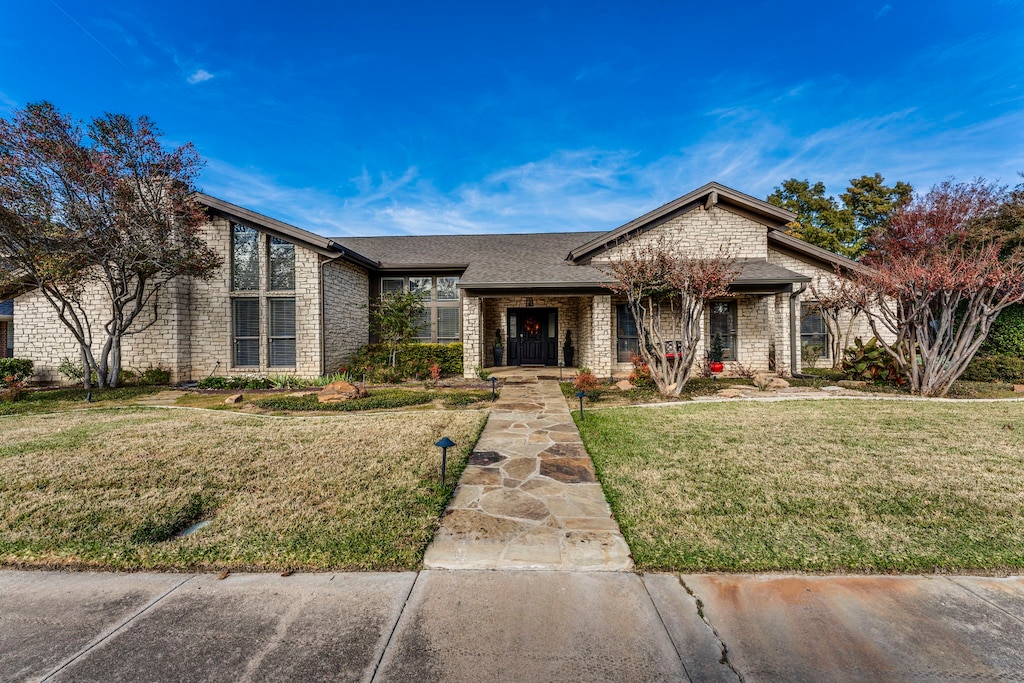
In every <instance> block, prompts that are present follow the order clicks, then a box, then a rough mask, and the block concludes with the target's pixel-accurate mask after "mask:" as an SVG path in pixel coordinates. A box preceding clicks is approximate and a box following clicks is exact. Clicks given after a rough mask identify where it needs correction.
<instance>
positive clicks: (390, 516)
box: [0, 407, 485, 571]
mask: <svg viewBox="0 0 1024 683" xmlns="http://www.w3.org/2000/svg"><path fill="white" fill-rule="evenodd" d="M484 420H485V413H484V412H482V411H458V412H452V411H422V412H418V413H415V414H411V413H410V414H387V413H378V414H374V415H372V416H371V415H358V414H350V415H332V416H324V417H305V418H280V417H270V416H263V415H245V414H236V413H224V412H212V411H190V410H173V409H161V408H143V407H134V408H121V409H96V410H83V411H76V412H65V413H54V414H48V415H20V416H8V417H0V431H2V433H3V439H2V441H0V565H2V566H8V567H37V568H43V567H49V568H63V567H68V568H97V569H122V570H136V569H147V570H148V569H153V570H182V571H185V570H189V571H194V570H200V571H202V570H217V569H234V570H256V571H260V570H283V569H297V570H301V569H305V570H408V569H416V568H418V567H419V565H420V563H421V560H422V556H423V551H424V549H425V548H426V545H427V543H429V541H430V540H431V538H433V534H434V532H435V530H436V528H437V525H438V520H439V516H440V514H441V512H442V511H443V510H444V508H445V506H446V505H447V502H448V499H449V498H450V495H451V489H452V482H453V481H455V480H457V478H458V476H459V474H460V473H461V471H462V468H463V467H464V466H465V462H466V458H467V456H468V453H469V451H470V450H471V448H472V446H473V444H474V443H475V442H476V439H477V437H478V436H479V433H480V430H481V429H482V428H483V423H484ZM442 436H448V437H450V438H451V439H452V440H454V441H455V443H456V444H458V448H456V449H452V451H451V452H450V453H449V456H450V457H449V461H448V467H449V475H448V482H449V484H448V486H447V487H444V488H442V487H441V486H440V485H439V484H438V476H439V473H440V453H439V449H438V448H436V447H435V446H434V442H436V441H437V440H438V439H439V438H441V437H442ZM207 519H208V520H211V524H210V525H209V526H207V527H205V528H204V529H202V530H200V531H198V532H196V533H195V534H193V535H190V536H188V537H180V536H178V533H179V532H180V531H181V530H183V529H184V528H186V527H188V526H190V525H191V524H193V523H195V522H197V521H200V520H207Z"/></svg>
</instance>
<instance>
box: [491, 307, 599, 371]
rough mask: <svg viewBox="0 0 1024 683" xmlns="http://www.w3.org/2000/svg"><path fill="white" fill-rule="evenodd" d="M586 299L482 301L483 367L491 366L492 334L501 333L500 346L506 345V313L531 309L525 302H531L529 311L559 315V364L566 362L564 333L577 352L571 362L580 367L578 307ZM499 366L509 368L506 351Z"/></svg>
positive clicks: (492, 359)
mask: <svg viewBox="0 0 1024 683" xmlns="http://www.w3.org/2000/svg"><path fill="white" fill-rule="evenodd" d="M587 298H588V297H578V296H534V297H526V296H507V297H495V298H487V299H483V300H482V301H483V313H482V319H483V352H484V356H483V360H484V361H485V362H486V365H485V366H482V367H490V366H491V365H492V364H493V363H494V357H493V351H492V349H493V348H494V333H495V331H496V330H499V329H500V330H501V335H502V337H501V339H502V343H506V340H507V336H508V329H507V326H508V309H510V308H530V307H531V306H527V303H528V300H529V301H532V308H554V309H556V310H557V311H558V332H557V334H558V337H557V339H558V343H557V347H558V362H559V363H564V362H565V354H564V352H563V351H562V348H563V344H564V343H565V333H566V331H571V332H572V345H573V347H575V349H576V357H575V358H574V359H573V362H574V364H576V365H579V364H580V363H581V362H582V360H581V359H582V358H583V356H582V354H581V350H580V335H581V333H582V330H581V327H580V321H581V317H580V306H581V303H582V302H583V301H584V300H585V299H587ZM502 363H503V364H505V365H508V349H507V348H506V349H505V354H504V357H503V358H502Z"/></svg>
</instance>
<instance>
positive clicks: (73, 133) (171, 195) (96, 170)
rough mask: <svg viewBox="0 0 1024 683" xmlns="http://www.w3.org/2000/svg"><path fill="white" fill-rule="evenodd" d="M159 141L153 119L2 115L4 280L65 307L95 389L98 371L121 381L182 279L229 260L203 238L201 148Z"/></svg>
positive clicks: (60, 312) (40, 110)
mask: <svg viewBox="0 0 1024 683" xmlns="http://www.w3.org/2000/svg"><path fill="white" fill-rule="evenodd" d="M159 137H160V133H159V131H158V130H157V129H156V127H155V126H154V125H153V122H152V121H150V120H149V119H148V118H146V117H140V118H138V119H131V118H129V117H128V116H125V115H121V114H104V115H103V116H100V117H95V118H93V119H92V120H91V121H90V122H89V123H88V124H86V125H84V126H83V124H82V123H81V122H77V121H74V120H72V119H71V117H69V116H67V115H64V114H62V113H61V112H60V111H58V110H57V109H56V108H55V107H54V106H53V105H52V104H50V103H48V102H41V103H37V104H29V105H28V106H27V107H25V109H22V110H15V111H14V112H13V113H12V114H11V116H10V118H8V119H0V284H2V283H4V281H8V282H10V281H17V282H19V283H20V284H21V286H27V287H32V288H36V289H38V291H39V292H40V293H41V294H42V296H44V297H45V298H46V300H47V301H48V302H49V303H50V305H51V306H53V309H54V310H55V311H56V313H57V316H58V318H59V319H60V321H61V322H62V323H63V324H64V326H65V327H66V328H67V329H68V330H69V331H70V332H71V334H72V336H73V337H74V338H75V340H76V341H77V342H78V346H79V348H80V350H81V356H82V365H83V368H84V377H85V386H86V387H87V388H88V387H89V385H90V381H91V377H92V375H93V373H95V375H96V377H97V379H98V383H99V385H100V386H101V387H116V386H117V384H118V377H119V374H120V370H121V344H122V340H123V339H124V338H125V337H127V336H129V335H133V334H138V333H140V332H142V331H144V330H145V329H147V328H149V327H150V326H152V325H153V324H154V323H156V321H157V319H158V312H159V302H160V295H161V293H162V292H163V291H164V290H165V288H166V286H167V285H168V283H169V282H170V281H171V280H173V279H174V278H176V277H179V276H191V277H197V278H203V279H207V278H209V277H211V276H212V275H213V273H214V271H215V270H216V269H217V268H218V267H220V265H221V263H222V259H221V258H220V257H219V256H218V255H217V254H216V252H214V251H213V250H212V249H210V248H209V247H208V246H207V245H206V244H205V243H204V242H203V240H202V238H201V236H200V233H199V226H200V225H201V224H202V223H203V222H204V220H205V215H204V213H203V211H202V209H201V207H200V206H199V205H198V203H197V202H196V200H195V198H194V196H193V193H194V192H195V179H196V176H197V174H198V172H199V169H200V168H201V166H202V162H201V160H200V158H199V155H198V154H197V153H196V151H195V148H194V147H193V146H192V145H191V144H185V145H182V146H180V147H176V148H174V149H165V148H164V147H163V146H162V145H161V143H160V140H159ZM97 343H98V345H99V348H98V350H97V349H96V344H97Z"/></svg>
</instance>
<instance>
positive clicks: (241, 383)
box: [199, 375, 274, 389]
mask: <svg viewBox="0 0 1024 683" xmlns="http://www.w3.org/2000/svg"><path fill="white" fill-rule="evenodd" d="M199 388H200V389H273V388H274V381H273V380H272V379H270V378H268V377H258V376H252V377H246V376H244V375H243V376H241V377H207V378H206V379H204V380H202V381H201V382H199Z"/></svg>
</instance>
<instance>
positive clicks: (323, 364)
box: [320, 252, 369, 377]
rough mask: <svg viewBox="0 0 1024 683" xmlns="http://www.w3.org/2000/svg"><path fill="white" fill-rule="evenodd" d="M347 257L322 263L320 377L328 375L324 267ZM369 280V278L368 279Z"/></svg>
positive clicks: (341, 255) (326, 260)
mask: <svg viewBox="0 0 1024 683" xmlns="http://www.w3.org/2000/svg"><path fill="white" fill-rule="evenodd" d="M343 256H345V252H341V253H340V254H338V255H337V256H324V257H323V260H322V261H320V376H321V377H323V376H324V375H326V374H327V291H326V290H327V286H326V283H325V282H324V266H326V265H327V264H328V263H335V262H336V261H338V260H339V259H341V258H342V257H343ZM367 280H369V278H367Z"/></svg>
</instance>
